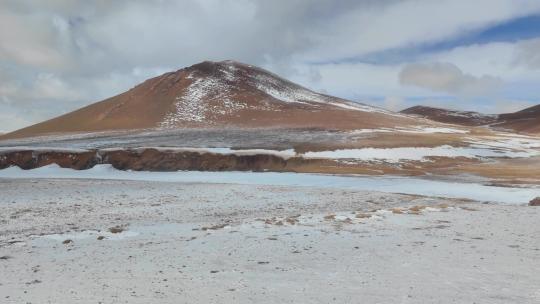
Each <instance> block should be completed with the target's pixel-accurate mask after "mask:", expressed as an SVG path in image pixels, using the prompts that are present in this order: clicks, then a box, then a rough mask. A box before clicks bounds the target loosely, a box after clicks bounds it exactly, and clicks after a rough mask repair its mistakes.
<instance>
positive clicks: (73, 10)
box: [0, 0, 540, 131]
mask: <svg viewBox="0 0 540 304" xmlns="http://www.w3.org/2000/svg"><path fill="white" fill-rule="evenodd" d="M225 59H233V60H237V61H241V62H246V63H250V64H254V65H259V66H262V67H264V68H267V69H269V70H271V71H273V72H276V73H278V74H280V75H282V76H284V77H286V78H289V79H291V80H293V81H296V82H298V83H300V84H303V85H305V86H307V87H309V88H312V89H314V90H318V91H322V92H325V93H328V94H332V95H337V96H340V97H345V98H348V99H352V100H355V101H362V102H366V103H371V104H376V105H379V106H383V107H387V108H390V109H394V110H400V109H403V108H405V107H407V106H411V105H416V104H424V105H432V106H443V107H451V108H455V109H470V110H478V111H482V112H490V113H499V112H506V111H513V110H516V109H521V108H523V107H527V106H529V105H533V104H538V103H540V89H539V88H540V1H538V0H403V1H400V0H341V1H334V0H281V1H280V0H275V1H264V0H260V1H256V0H208V1H205V0H197V1H195V0H193V1H189V0H183V1H160V0H155V1H151V0H145V1H137V0H130V1H127V0H126V1H122V0H116V1H98V0H97V1H87V0H80V1H76V0H48V1H39V0H34V1H30V0H12V1H10V0H3V1H1V2H0V131H10V130H14V129H17V128H20V127H23V126H26V125H29V124H33V123H36V122H39V121H41V120H43V119H47V118H51V117H53V116H57V115H60V114H63V113H66V112H69V111H71V110H74V109H76V108H78V107H81V106H84V105H87V104H90V103H92V102H95V101H98V100H101V99H103V98H106V97H109V96H112V95H115V94H118V93H121V92H123V91H125V90H127V89H129V88H131V87H132V86H134V85H135V84H137V83H139V82H141V81H142V80H144V79H146V78H149V77H153V76H156V75H159V74H161V73H164V72H166V71H170V70H176V69H179V68H182V67H184V66H189V65H192V64H194V63H197V62H200V61H203V60H225Z"/></svg>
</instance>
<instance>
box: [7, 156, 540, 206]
mask: <svg viewBox="0 0 540 304" xmlns="http://www.w3.org/2000/svg"><path fill="white" fill-rule="evenodd" d="M0 178H7V179H21V178H23V179H28V178H31V179H36V178H41V179H43V178H45V179H51V178H54V179H58V178H62V179H103V180H131V181H157V182H181V183H219V184H249V185H273V186H291V187H318V188H338V189H354V190H364V191H381V192H387V193H406V194H413V195H427V196H440V197H449V198H463V199H471V200H477V201H488V202H500V203H507V204H526V203H528V202H529V200H531V199H532V198H534V197H536V196H540V188H538V187H537V186H532V185H531V186H529V187H523V186H522V187H498V186H490V185H483V184H481V183H477V182H457V181H445V180H431V179H429V178H414V177H396V176H337V175H325V174H306V173H275V172H200V171H180V172H143V171H121V170H116V169H114V168H113V167H112V166H111V165H97V166H95V167H93V168H91V169H88V170H73V169H66V168H60V167H59V166H58V165H49V166H45V167H41V168H37V169H32V170H22V169H20V168H18V167H10V168H7V169H3V170H0ZM466 179H467V178H466V177H463V180H466Z"/></svg>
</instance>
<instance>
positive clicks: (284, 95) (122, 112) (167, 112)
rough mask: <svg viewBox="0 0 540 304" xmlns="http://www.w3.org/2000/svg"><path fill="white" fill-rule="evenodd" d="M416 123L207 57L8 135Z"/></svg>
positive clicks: (383, 125) (367, 126)
mask: <svg viewBox="0 0 540 304" xmlns="http://www.w3.org/2000/svg"><path fill="white" fill-rule="evenodd" d="M414 124H416V121H415V119H414V118H413V117H410V116H407V115H402V114H398V113H394V112H390V111H387V110H383V109H380V108H376V107H372V106H368V105H365V104H360V103H356V102H352V101H348V100H344V99H341V98H337V97H332V96H328V95H324V94H319V93H316V92H313V91H311V90H308V89H306V88H304V87H302V86H299V85H297V84H295V83H292V82H290V81H288V80H285V79H283V78H281V77H279V76H277V75H275V74H273V73H271V72H268V71H266V70H263V69H261V68H258V67H255V66H251V65H247V64H243V63H239V62H234V61H222V62H210V61H205V62H202V63H199V64H195V65H193V66H190V67H187V68H183V69H180V70H178V71H176V72H170V73H166V74H163V75H161V76H158V77H155V78H152V79H149V80H146V81H145V82H143V83H141V84H139V85H137V86H136V87H134V88H132V89H131V90H129V91H127V92H125V93H122V94H120V95H117V96H114V97H112V98H109V99H106V100H103V101H101V102H97V103H94V104H92V105H89V106H87V107H84V108H82V109H79V110H76V111H74V112H71V113H68V114H66V115H63V116H60V117H57V118H54V119H51V120H48V121H45V122H42V123H38V124H36V125H33V126H30V127H27V128H24V129H21V130H18V131H15V132H12V133H9V134H6V135H4V136H2V139H8V138H19V137H30V136H37V135H45V134H58V133H68V132H95V131H107V130H131V129H147V128H163V129H171V128H216V127H217V128H221V127H229V126H234V127H246V128H259V127H294V128H296V127H301V128H325V129H360V128H378V127H398V126H408V125H414Z"/></svg>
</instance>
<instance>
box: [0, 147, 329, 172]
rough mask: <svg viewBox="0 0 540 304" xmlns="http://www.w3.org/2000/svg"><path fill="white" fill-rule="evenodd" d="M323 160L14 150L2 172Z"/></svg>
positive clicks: (256, 166)
mask: <svg viewBox="0 0 540 304" xmlns="http://www.w3.org/2000/svg"><path fill="white" fill-rule="evenodd" d="M321 162H324V161H322V160H315V159H313V160H310V159H303V158H300V157H294V158H289V159H284V158H282V157H279V156H276V155H271V154H253V155H236V154H217V153H201V152H190V151H180V152H179V151H160V150H157V149H137V150H112V151H111V150H92V151H86V152H69V151H31V150H29V151H13V152H6V153H3V154H2V155H0V169H4V168H7V167H10V166H18V167H20V168H22V169H34V168H39V167H42V166H46V165H50V164H58V165H59V166H61V167H63V168H72V169H77V170H84V169H89V168H92V167H93V166H95V165H97V164H110V165H112V166H113V167H115V168H116V169H120V170H146V171H178V170H200V171H226V170H234V171H247V170H249V171H263V170H270V171H294V168H297V167H299V166H302V165H309V164H319V163H321Z"/></svg>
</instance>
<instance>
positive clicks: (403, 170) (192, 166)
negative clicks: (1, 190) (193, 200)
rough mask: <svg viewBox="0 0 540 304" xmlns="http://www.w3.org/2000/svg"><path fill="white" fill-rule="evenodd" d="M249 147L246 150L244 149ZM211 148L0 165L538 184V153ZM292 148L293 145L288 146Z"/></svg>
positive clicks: (68, 155) (36, 155) (35, 155)
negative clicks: (376, 156)
mask: <svg viewBox="0 0 540 304" xmlns="http://www.w3.org/2000/svg"><path fill="white" fill-rule="evenodd" d="M244 151H250V150H244ZM251 151H252V152H250V153H245V152H241V151H240V152H238V153H236V152H232V153H217V152H216V153H214V152H210V151H204V150H200V149H199V150H197V149H195V150H183V149H171V150H167V149H159V148H137V149H118V150H117V149H92V150H82V149H80V150H60V149H59V150H39V149H35V150H32V149H28V150H18V151H17V150H5V151H3V152H0V169H5V168H8V167H11V166H17V167H20V168H22V169H25V170H27V169H35V168H39V167H43V166H47V165H51V164H58V165H59V166H60V167H63V168H71V169H76V170H85V169H90V168H92V167H94V166H95V165H99V164H110V165H112V166H113V167H114V168H116V169H119V170H134V171H179V170H189V171H272V172H298V173H327V174H367V175H384V174H391V175H401V176H419V175H426V174H432V175H437V176H444V175H447V176H452V175H455V174H472V175H477V176H482V177H484V178H488V179H490V180H492V181H493V182H496V183H498V184H540V179H538V176H540V175H539V173H540V171H539V170H540V168H539V167H538V161H539V158H538V157H532V158H527V159H511V158H500V159H497V160H496V161H495V160H491V161H482V160H481V159H471V158H465V157H456V158H452V157H428V158H427V159H426V160H421V161H406V160H403V161H400V162H399V163H386V162H382V161H371V162H370V161H364V162H362V161H355V160H340V159H328V158H304V157H302V156H300V155H296V156H293V155H295V154H294V152H288V153H289V156H284V155H283V154H280V153H279V151H274V152H278V153H277V154H276V153H274V154H273V153H265V152H264V150H260V151H258V152H253V151H257V150H251ZM291 151H292V150H291Z"/></svg>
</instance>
